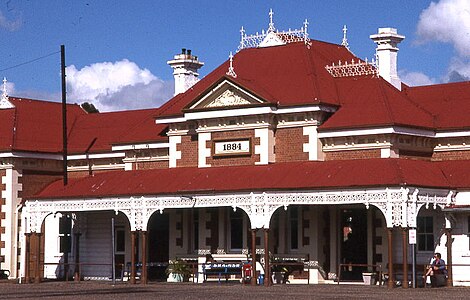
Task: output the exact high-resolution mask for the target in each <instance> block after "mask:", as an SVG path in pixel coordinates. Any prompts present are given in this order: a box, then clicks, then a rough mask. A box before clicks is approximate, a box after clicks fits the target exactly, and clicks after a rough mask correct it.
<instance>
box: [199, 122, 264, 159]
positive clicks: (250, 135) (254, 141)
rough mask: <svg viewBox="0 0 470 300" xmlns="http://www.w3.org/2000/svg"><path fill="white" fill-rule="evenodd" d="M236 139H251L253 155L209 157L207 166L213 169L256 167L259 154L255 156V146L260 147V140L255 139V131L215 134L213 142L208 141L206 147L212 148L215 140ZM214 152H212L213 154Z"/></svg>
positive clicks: (213, 134) (212, 138)
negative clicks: (222, 167) (239, 166)
mask: <svg viewBox="0 0 470 300" xmlns="http://www.w3.org/2000/svg"><path fill="white" fill-rule="evenodd" d="M234 138H240V139H243V138H251V155H250V156H220V157H214V156H212V157H208V158H207V160H206V163H207V164H210V165H211V166H213V167H220V166H236V165H254V164H255V162H257V161H259V159H260V158H259V154H255V146H256V145H259V143H260V140H259V138H257V137H255V131H254V130H253V129H251V130H240V131H226V132H214V133H212V136H211V141H207V143H206V147H207V148H210V147H212V143H213V141H215V140H225V139H234ZM212 152H213V151H211V153H212Z"/></svg>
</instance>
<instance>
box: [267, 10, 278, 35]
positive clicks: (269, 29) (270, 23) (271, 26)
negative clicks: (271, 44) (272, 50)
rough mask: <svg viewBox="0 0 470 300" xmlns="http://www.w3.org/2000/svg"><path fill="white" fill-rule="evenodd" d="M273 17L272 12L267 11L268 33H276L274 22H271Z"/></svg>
mask: <svg viewBox="0 0 470 300" xmlns="http://www.w3.org/2000/svg"><path fill="white" fill-rule="evenodd" d="M273 16H274V12H273V10H272V8H271V9H270V10H269V27H268V33H269V32H274V31H276V29H275V28H274V22H273Z"/></svg>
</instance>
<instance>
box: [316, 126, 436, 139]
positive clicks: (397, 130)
mask: <svg viewBox="0 0 470 300" xmlns="http://www.w3.org/2000/svg"><path fill="white" fill-rule="evenodd" d="M392 133H393V134H404V135H417V136H425V137H435V136H436V135H435V133H434V131H431V130H424V129H416V128H407V127H395V126H392V127H380V128H371V129H351V130H336V131H329V132H320V133H319V134H318V136H319V138H330V137H343V136H359V135H377V134H392Z"/></svg>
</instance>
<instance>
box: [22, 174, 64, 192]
mask: <svg viewBox="0 0 470 300" xmlns="http://www.w3.org/2000/svg"><path fill="white" fill-rule="evenodd" d="M61 178H62V175H58V174H53V173H52V174H51V173H46V172H38V171H29V170H23V176H22V177H19V178H18V181H19V183H21V184H22V185H23V190H22V191H20V192H18V197H21V198H26V197H31V196H33V195H34V194H36V193H38V192H40V191H41V190H42V189H44V188H45V187H46V186H47V185H49V184H50V183H52V182H54V181H56V180H58V179H61Z"/></svg>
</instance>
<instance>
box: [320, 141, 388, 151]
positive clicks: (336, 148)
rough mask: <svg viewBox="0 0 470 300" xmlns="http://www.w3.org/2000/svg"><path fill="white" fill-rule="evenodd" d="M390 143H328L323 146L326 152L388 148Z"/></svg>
mask: <svg viewBox="0 0 470 300" xmlns="http://www.w3.org/2000/svg"><path fill="white" fill-rule="evenodd" d="M390 146H391V144H390V143H379V144H377V143H370V144H349V145H334V146H331V145H326V146H323V151H324V152H332V151H348V150H371V149H388V148H390Z"/></svg>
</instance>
